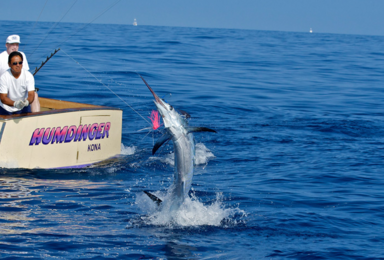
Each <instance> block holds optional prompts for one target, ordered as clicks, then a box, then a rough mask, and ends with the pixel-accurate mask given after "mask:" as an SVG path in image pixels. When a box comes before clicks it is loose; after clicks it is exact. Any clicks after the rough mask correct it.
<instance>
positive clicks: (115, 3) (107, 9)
mask: <svg viewBox="0 0 384 260" xmlns="http://www.w3.org/2000/svg"><path fill="white" fill-rule="evenodd" d="M120 1H121V0H116V1H115V2H114V3H113V4H111V5H110V6H109V7H107V8H106V9H104V11H102V12H101V13H100V14H99V15H98V16H96V17H95V18H94V19H93V20H92V21H90V22H89V23H87V24H85V25H84V26H83V27H81V28H80V29H78V30H77V31H76V32H75V33H73V34H71V35H70V36H68V37H67V38H66V39H65V40H64V41H62V42H61V43H59V44H58V46H57V47H56V48H55V49H57V48H59V47H60V45H61V44H63V43H64V42H66V41H68V40H69V38H71V37H72V36H74V35H76V34H77V33H78V32H79V31H80V30H83V29H84V28H85V27H86V26H88V25H90V24H91V23H93V22H94V21H95V20H97V19H98V18H99V17H100V16H102V15H103V14H105V13H106V12H107V11H109V10H110V9H111V8H112V7H114V6H115V5H117V4H118V3H119V2H120ZM76 2H77V0H76ZM39 46H40V45H39ZM36 61H37V60H35V61H34V62H36Z"/></svg>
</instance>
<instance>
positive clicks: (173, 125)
mask: <svg viewBox="0 0 384 260" xmlns="http://www.w3.org/2000/svg"><path fill="white" fill-rule="evenodd" d="M140 77H141V76H140ZM141 79H142V80H143V81H144V83H145V84H146V85H147V87H148V89H149V90H150V91H151V92H152V95H153V97H154V98H155V100H154V103H155V105H156V107H157V110H158V111H159V113H160V115H161V117H162V118H163V122H164V127H165V130H166V133H165V134H164V135H163V136H162V137H161V138H160V139H159V140H157V142H156V143H155V145H154V147H153V149H152V154H155V153H156V151H157V150H158V149H159V148H160V147H161V145H163V144H164V143H165V142H167V141H170V140H172V142H173V148H174V155H175V171H174V182H173V184H172V186H171V187H170V189H169V191H168V193H169V195H170V202H169V203H168V205H169V206H170V209H171V210H175V209H178V208H179V207H180V206H181V204H183V202H184V199H185V198H186V197H187V196H188V192H189V190H190V189H191V184H192V178H193V167H194V158H195V142H194V137H193V134H192V133H193V132H216V131H215V130H212V129H209V128H206V127H190V126H188V121H187V119H188V118H189V117H190V115H189V114H187V113H186V112H184V111H182V114H179V112H177V111H176V110H175V109H174V108H173V107H172V106H171V105H169V104H168V103H166V102H165V101H164V100H161V99H160V98H159V97H158V96H157V94H156V93H155V92H154V91H153V90H152V88H151V87H150V86H149V85H148V83H147V82H146V81H145V80H144V79H143V77H141ZM145 193H146V194H147V195H148V196H149V197H150V198H151V199H152V200H153V201H155V202H156V203H157V204H158V205H160V204H161V203H162V201H161V200H160V199H159V198H157V197H156V196H155V195H153V194H151V193H149V192H147V191H145Z"/></svg>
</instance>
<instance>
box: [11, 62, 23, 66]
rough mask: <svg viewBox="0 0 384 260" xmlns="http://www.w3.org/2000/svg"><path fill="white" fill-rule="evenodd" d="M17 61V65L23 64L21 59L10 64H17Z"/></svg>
mask: <svg viewBox="0 0 384 260" xmlns="http://www.w3.org/2000/svg"><path fill="white" fill-rule="evenodd" d="M17 63H19V65H21V64H23V62H22V61H19V62H13V63H12V65H17Z"/></svg>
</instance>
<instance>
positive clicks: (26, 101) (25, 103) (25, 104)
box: [23, 98, 29, 107]
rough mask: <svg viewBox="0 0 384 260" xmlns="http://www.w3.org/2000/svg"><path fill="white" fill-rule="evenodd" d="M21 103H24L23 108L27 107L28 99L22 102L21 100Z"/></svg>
mask: <svg viewBox="0 0 384 260" xmlns="http://www.w3.org/2000/svg"><path fill="white" fill-rule="evenodd" d="M23 103H24V107H26V106H28V105H29V101H28V99H27V98H26V99H24V100H23Z"/></svg>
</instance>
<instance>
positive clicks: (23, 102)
mask: <svg viewBox="0 0 384 260" xmlns="http://www.w3.org/2000/svg"><path fill="white" fill-rule="evenodd" d="M8 66H9V68H10V69H9V70H7V71H6V72H4V73H3V75H1V77H0V101H1V103H0V115H13V114H24V113H30V112H31V107H30V105H29V104H30V103H32V102H33V100H34V98H35V79H34V78H33V75H32V74H31V73H30V72H29V71H28V70H25V69H23V55H22V54H21V53H20V52H17V51H15V52H12V53H11V54H10V55H9V57H8Z"/></svg>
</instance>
